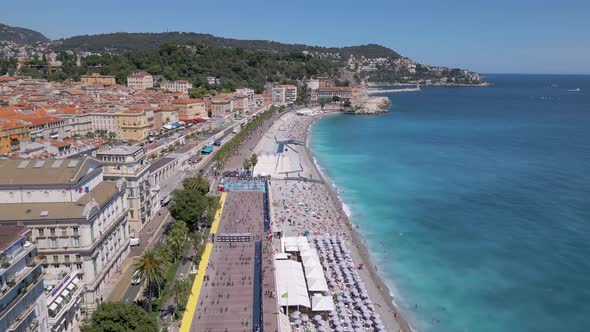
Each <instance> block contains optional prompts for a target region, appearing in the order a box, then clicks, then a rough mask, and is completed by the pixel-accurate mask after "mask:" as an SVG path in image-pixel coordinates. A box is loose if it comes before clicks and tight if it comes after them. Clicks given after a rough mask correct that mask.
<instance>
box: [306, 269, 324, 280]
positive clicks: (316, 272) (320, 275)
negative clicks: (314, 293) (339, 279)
mask: <svg viewBox="0 0 590 332" xmlns="http://www.w3.org/2000/svg"><path fill="white" fill-rule="evenodd" d="M305 277H306V278H307V279H325V277H324V270H323V269H322V268H321V267H319V266H318V267H315V268H313V269H305Z"/></svg>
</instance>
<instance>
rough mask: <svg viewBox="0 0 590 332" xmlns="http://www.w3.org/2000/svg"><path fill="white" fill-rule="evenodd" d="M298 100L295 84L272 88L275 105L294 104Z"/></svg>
mask: <svg viewBox="0 0 590 332" xmlns="http://www.w3.org/2000/svg"><path fill="white" fill-rule="evenodd" d="M296 100H297V87H296V86H295V85H279V86H276V87H274V88H272V104H273V105H275V106H286V105H292V104H294V103H295V101H296Z"/></svg>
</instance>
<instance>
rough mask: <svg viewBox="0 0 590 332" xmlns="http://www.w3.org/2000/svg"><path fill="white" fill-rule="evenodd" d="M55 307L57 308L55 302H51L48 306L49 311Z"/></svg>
mask: <svg viewBox="0 0 590 332" xmlns="http://www.w3.org/2000/svg"><path fill="white" fill-rule="evenodd" d="M55 309H57V304H55V303H52V304H51V305H50V306H49V310H51V311H55Z"/></svg>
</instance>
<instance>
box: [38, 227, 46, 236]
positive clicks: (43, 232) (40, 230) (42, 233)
mask: <svg viewBox="0 0 590 332" xmlns="http://www.w3.org/2000/svg"><path fill="white" fill-rule="evenodd" d="M37 232H38V234H39V236H45V231H44V230H43V228H39V229H37Z"/></svg>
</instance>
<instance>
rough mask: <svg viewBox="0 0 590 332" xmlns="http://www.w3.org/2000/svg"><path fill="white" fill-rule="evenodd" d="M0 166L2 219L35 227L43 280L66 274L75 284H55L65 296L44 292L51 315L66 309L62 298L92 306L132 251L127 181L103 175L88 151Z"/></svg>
mask: <svg viewBox="0 0 590 332" xmlns="http://www.w3.org/2000/svg"><path fill="white" fill-rule="evenodd" d="M0 174H2V176H1V177H0V202H2V204H0V226H1V225H25V226H27V227H28V228H30V229H31V230H32V235H31V238H32V240H33V241H34V242H35V243H36V245H37V248H38V256H37V257H38V259H39V260H40V262H41V264H42V266H43V269H44V272H45V276H44V279H45V281H46V284H48V285H55V286H56V287H58V285H60V284H61V283H63V282H64V276H68V275H69V276H70V278H69V280H72V282H73V283H74V284H75V285H73V286H69V284H67V285H62V286H60V287H65V289H67V290H68V294H67V295H68V296H69V297H68V296H65V297H64V296H61V295H60V294H57V295H56V294H53V295H54V296H50V298H49V299H48V300H49V301H51V303H48V305H49V309H50V323H51V322H52V321H53V323H55V322H56V321H59V320H60V319H61V316H60V315H67V314H68V313H67V312H66V311H69V309H67V310H65V311H62V310H61V309H60V310H59V311H58V312H56V310H57V308H58V307H59V308H62V307H63V306H64V304H63V302H64V301H65V300H66V299H67V300H68V301H74V302H72V303H79V307H80V308H81V309H80V311H81V313H82V314H84V313H88V314H89V313H91V312H93V311H94V310H95V309H96V307H97V305H98V303H99V302H101V301H102V300H104V298H106V295H107V294H105V293H104V289H105V286H106V284H107V282H108V280H109V278H110V277H111V276H112V274H113V273H115V272H116V270H117V269H118V268H119V266H120V264H121V263H122V261H123V260H124V259H125V257H126V256H127V254H128V253H129V229H128V225H127V214H128V207H127V204H128V202H127V198H126V181H125V180H124V179H121V180H119V181H117V182H115V183H114V182H106V181H103V166H102V164H101V163H100V162H99V161H98V160H96V159H93V158H90V157H85V158H84V159H69V160H68V159H63V160H0ZM68 287H69V288H68ZM80 288H81V289H83V290H82V291H78V289H80ZM76 294H77V295H76ZM76 296H77V297H78V298H76ZM58 297H59V298H58ZM60 298H61V299H60ZM54 301H56V302H55V303H56V306H52V304H53V303H54ZM65 305H68V306H69V305H70V303H66V304H65ZM74 307H75V306H74ZM52 308H53V309H52ZM76 310H77V309H75V310H74V311H76ZM62 325H63V326H65V325H68V324H65V323H62ZM57 330H58V331H62V330H61V329H57Z"/></svg>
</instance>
